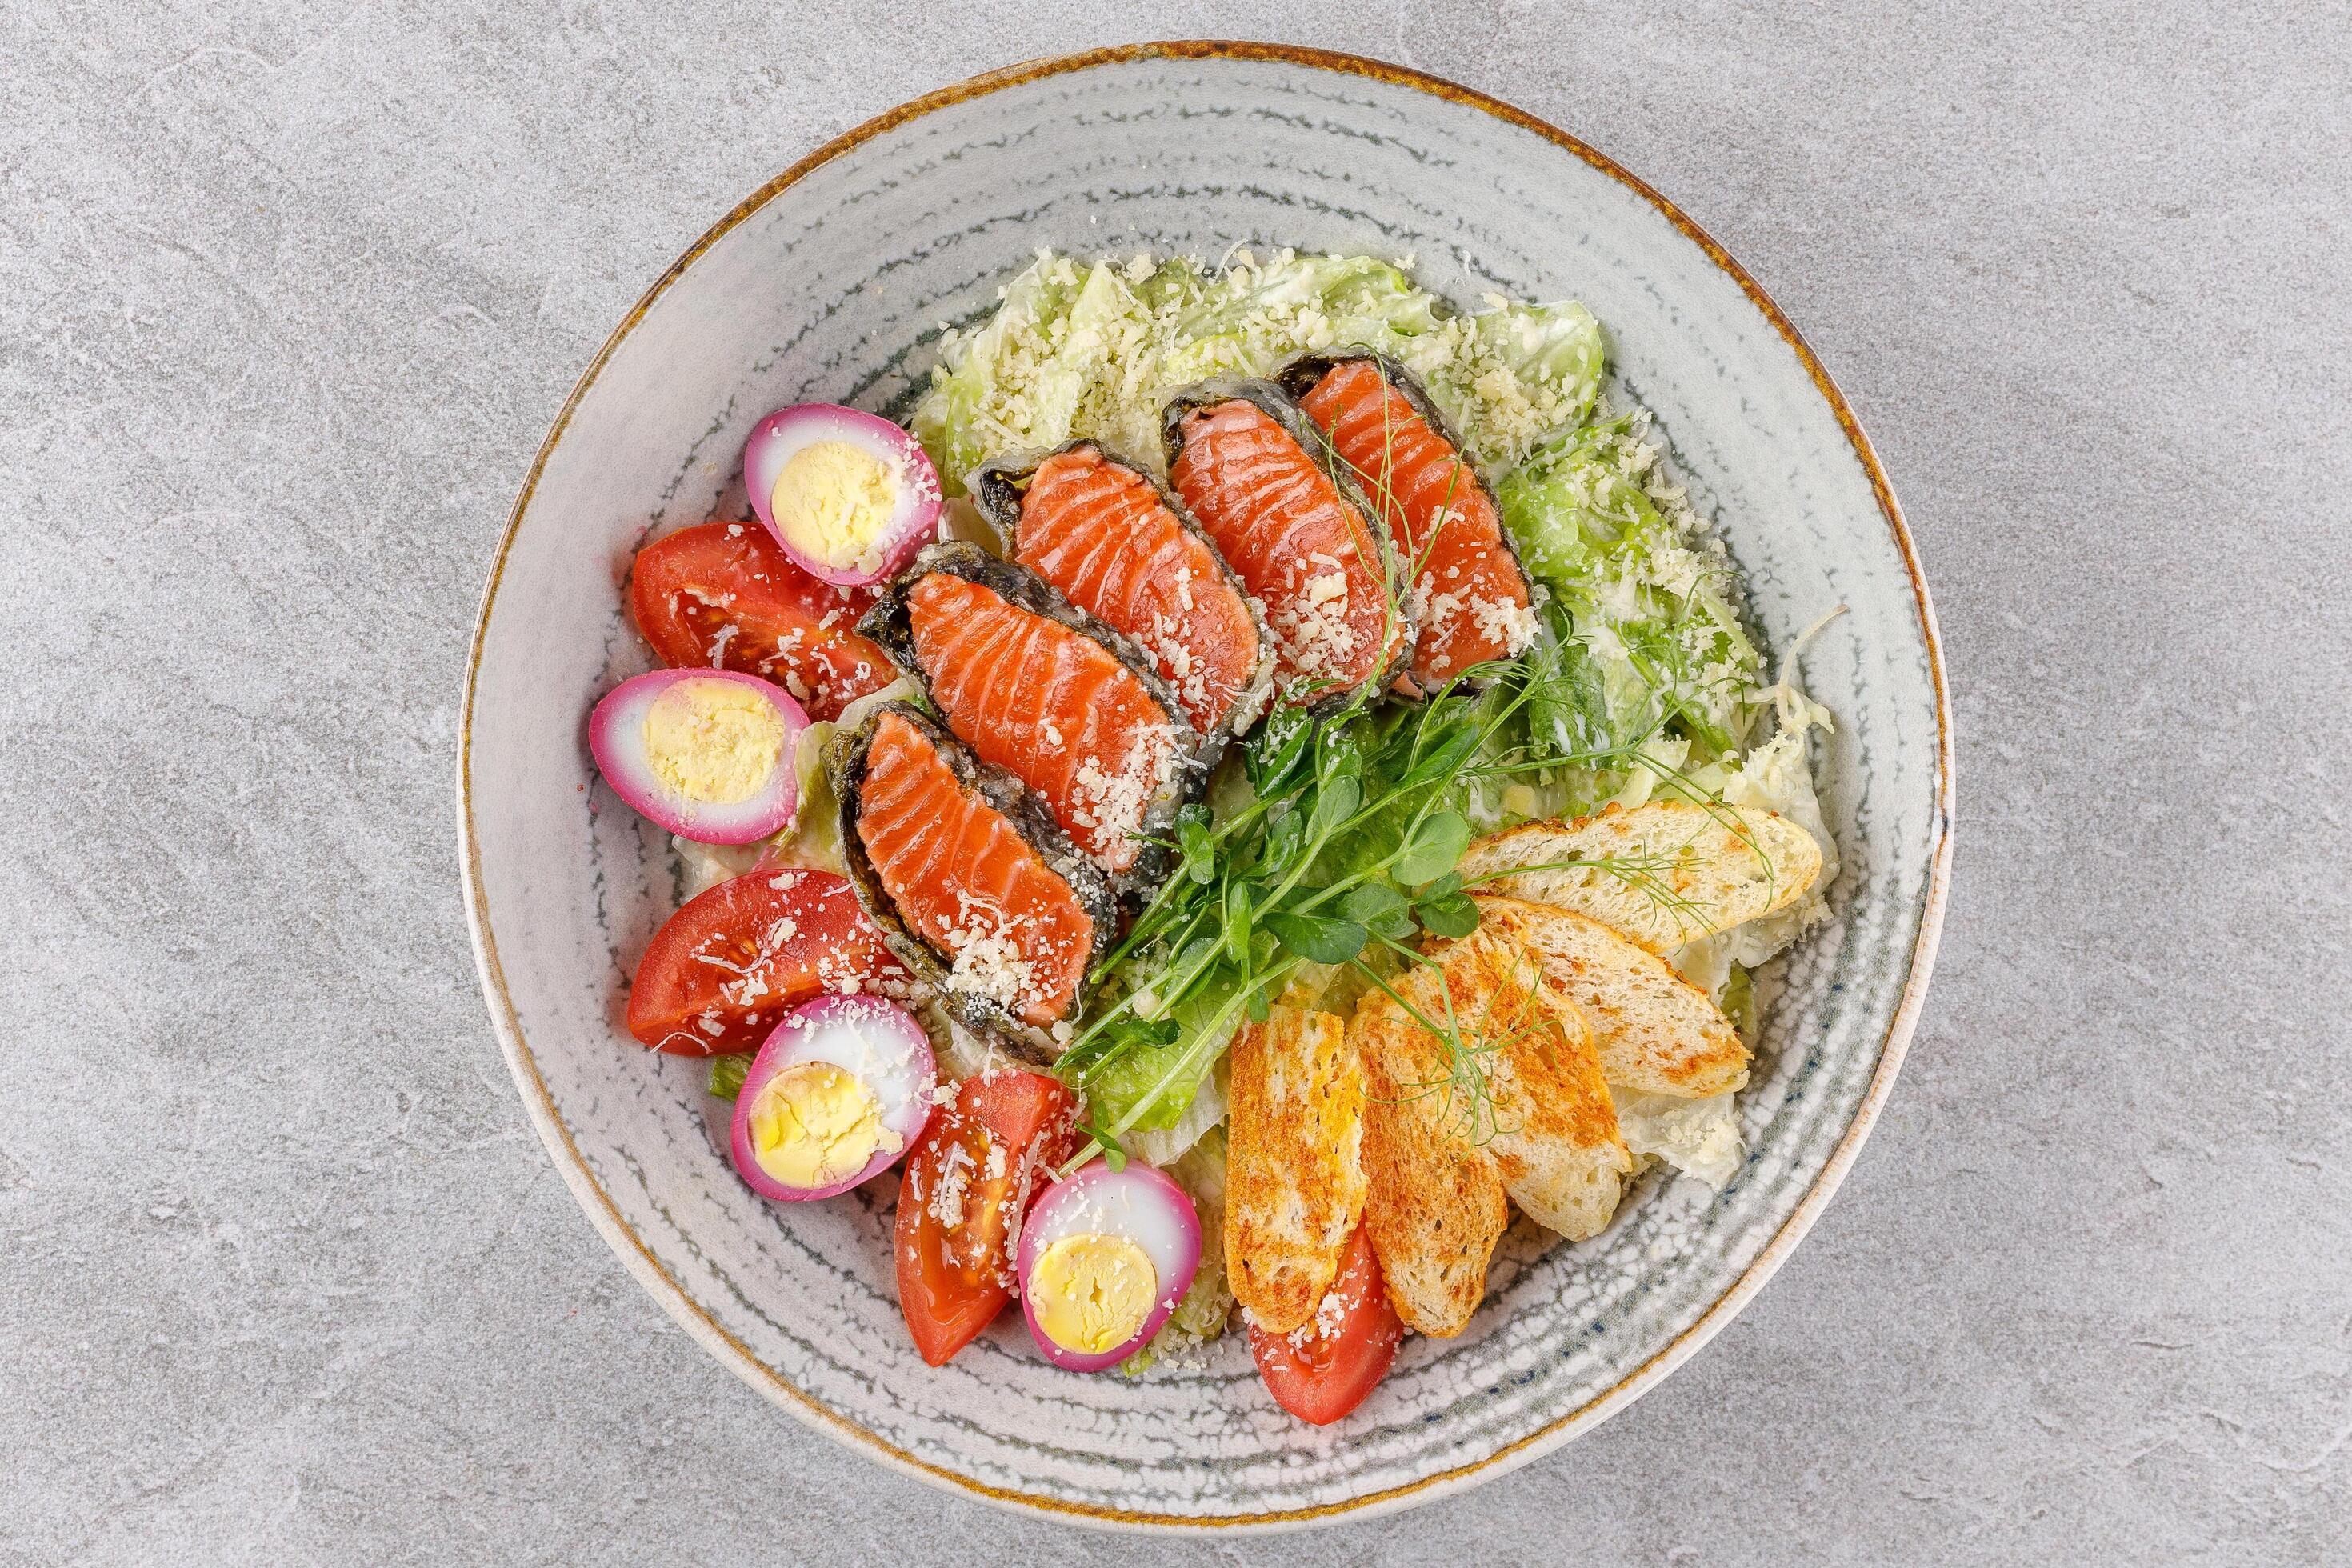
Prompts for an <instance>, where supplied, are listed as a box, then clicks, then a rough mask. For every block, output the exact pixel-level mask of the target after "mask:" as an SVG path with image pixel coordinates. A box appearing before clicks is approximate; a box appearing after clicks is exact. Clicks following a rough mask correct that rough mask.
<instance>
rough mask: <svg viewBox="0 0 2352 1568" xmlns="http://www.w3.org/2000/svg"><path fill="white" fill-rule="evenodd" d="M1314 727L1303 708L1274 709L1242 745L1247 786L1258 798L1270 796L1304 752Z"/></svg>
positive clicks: (1287, 776) (1282, 782) (1312, 735)
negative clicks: (1246, 772)
mask: <svg viewBox="0 0 2352 1568" xmlns="http://www.w3.org/2000/svg"><path fill="white" fill-rule="evenodd" d="M1314 738H1315V726H1314V723H1313V721H1310V720H1309V719H1308V718H1307V710H1305V709H1303V708H1277V709H1276V710H1274V713H1273V716H1272V717H1270V718H1268V719H1267V720H1266V721H1265V724H1264V725H1262V726H1261V727H1260V728H1259V730H1258V732H1257V733H1256V734H1255V735H1253V736H1251V737H1250V739H1249V741H1248V742H1246V743H1245V744H1244V746H1243V748H1242V760H1243V762H1244V765H1245V766H1246V767H1247V768H1248V770H1249V781H1250V787H1251V788H1253V789H1255V790H1256V791H1257V793H1258V796H1259V798H1261V799H1263V798H1265V796H1267V795H1273V794H1274V793H1276V790H1278V789H1279V788H1280V787H1281V786H1282V784H1284V783H1285V782H1286V781H1287V780H1288V779H1289V777H1290V774H1291V773H1292V772H1293V771H1294V770H1295V769H1297V766H1298V763H1299V762H1300V760H1301V759H1302V758H1304V757H1305V756H1306V755H1307V742H1310V741H1312V740H1313V739H1314Z"/></svg>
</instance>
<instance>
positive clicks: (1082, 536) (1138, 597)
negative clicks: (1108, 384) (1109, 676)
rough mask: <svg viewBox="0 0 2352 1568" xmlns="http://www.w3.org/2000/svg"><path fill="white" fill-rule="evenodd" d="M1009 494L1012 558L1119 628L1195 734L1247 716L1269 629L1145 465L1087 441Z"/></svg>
mask: <svg viewBox="0 0 2352 1568" xmlns="http://www.w3.org/2000/svg"><path fill="white" fill-rule="evenodd" d="M985 482H986V481H985V479H982V483H983V484H985ZM1006 489H1008V491H1009V490H1010V489H1011V487H1010V486H1008V487H1006ZM989 493H990V494H991V495H992V496H993V495H994V494H995V493H996V492H995V491H994V490H993V489H991V490H990V492H989ZM1006 499H1007V500H1008V502H1010V503H1011V504H1013V505H1015V506H1017V508H1018V510H1016V511H1014V513H1013V523H1012V527H1011V530H1010V531H1011V533H1012V535H1013V559H1014V560H1016V561H1018V562H1020V563H1021V564H1023V565H1024V566H1026V567H1028V568H1029V569H1030V570H1031V571H1032V572H1034V573H1036V574H1037V575H1039V576H1040V577H1043V578H1045V581H1047V582H1048V583H1051V584H1054V586H1055V587H1056V588H1059V589H1060V590H1061V591H1062V592H1063V593H1064V594H1066V595H1068V596H1069V599H1070V602H1071V603H1072V604H1075V605H1079V606H1080V607H1081V608H1083V609H1085V610H1087V612H1088V613H1090V614H1092V615H1094V616H1097V617H1098V618H1099V619H1101V620H1102V621H1103V622H1104V623H1106V624H1107V625H1108V626H1114V627H1116V628H1118V630H1119V631H1121V632H1123V633H1125V634H1126V635H1127V636H1128V637H1129V639H1131V640H1132V641H1133V642H1134V643H1135V645H1136V646H1137V647H1139V648H1141V649H1142V650H1143V651H1144V653H1145V654H1146V655H1148V656H1149V657H1150V659H1151V663H1152V668H1154V669H1155V670H1157V671H1158V672H1159V674H1160V679H1163V680H1165V681H1167V682H1168V684H1169V686H1170V688H1171V689H1173V690H1174V692H1175V693H1176V697H1177V700H1179V701H1180V702H1181V703H1182V704H1183V706H1184V711H1185V715H1186V717H1188V718H1190V719H1191V720H1192V727H1193V728H1194V729H1195V730H1198V731H1200V732H1201V733H1202V734H1203V735H1214V734H1217V733H1220V732H1221V731H1228V730H1231V731H1239V730H1242V729H1244V728H1246V727H1247V726H1248V723H1249V721H1250V719H1251V718H1253V717H1254V716H1255V713H1256V711H1257V710H1258V709H1259V707H1260V706H1261V705H1262V703H1263V700H1264V695H1265V678H1266V674H1267V660H1268V658H1269V655H1270V651H1271V650H1270V649H1268V648H1267V647H1266V646H1265V634H1264V633H1263V632H1262V631H1261V630H1260V628H1259V626H1258V622H1257V617H1256V616H1255V614H1253V613H1252V612H1251V609H1250V605H1249V600H1248V599H1247V598H1246V597H1245V596H1244V595H1243V593H1242V589H1241V584H1239V583H1238V582H1236V581H1235V580H1234V574H1233V573H1232V572H1231V571H1230V570H1228V569H1227V568H1226V566H1225V563H1224V562H1223V560H1222V559H1221V558H1220V557H1219V556H1218V554H1217V552H1215V551H1214V550H1213V549H1212V548H1211V547H1210V545H1209V542H1208V541H1207V540H1205V539H1203V538H1202V537H1201V535H1200V534H1198V533H1196V532H1195V531H1192V529H1190V528H1188V527H1186V526H1185V525H1184V523H1183V521H1181V519H1180V518H1178V516H1177V515H1176V513H1175V511H1174V510H1171V507H1170V505H1169V503H1168V501H1167V500H1166V498H1165V497H1164V496H1162V494H1161V493H1160V488H1159V487H1158V486H1157V485H1155V484H1153V483H1152V481H1151V479H1150V476H1149V475H1147V474H1144V473H1142V472H1140V471H1139V470H1138V469H1136V468H1132V467H1130V466H1129V465H1128V464H1126V463H1124V462H1120V461H1118V459H1116V458H1111V457H1109V456H1108V455H1107V454H1105V453H1104V451H1103V450H1102V448H1101V447H1097V446H1094V445H1093V444H1091V443H1086V444H1081V445H1077V446H1073V447H1066V448H1065V449H1064V450H1062V451H1059V452H1055V453H1054V454H1053V455H1052V456H1050V457H1048V458H1045V460H1044V461H1043V462H1041V463H1039V464H1038V465H1037V466H1036V468H1034V470H1033V471H1032V472H1031V473H1030V475H1029V482H1028V488H1027V489H1026V490H1025V491H1023V492H1019V493H1018V499H1017V501H1014V500H1013V498H1012V497H1011V496H1010V495H1008V496H1007V498H1006Z"/></svg>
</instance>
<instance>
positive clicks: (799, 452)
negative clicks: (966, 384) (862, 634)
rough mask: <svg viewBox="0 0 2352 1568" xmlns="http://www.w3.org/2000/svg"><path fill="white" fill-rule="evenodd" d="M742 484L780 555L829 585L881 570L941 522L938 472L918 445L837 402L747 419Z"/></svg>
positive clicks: (870, 579) (865, 578) (874, 576)
mask: <svg viewBox="0 0 2352 1568" xmlns="http://www.w3.org/2000/svg"><path fill="white" fill-rule="evenodd" d="M743 485H744V488H745V489H748V490H750V491H751V510H754V511H756V512H758V513H759V514H760V521H761V522H763V523H765V524H767V525H768V531H769V532H770V533H772V534H773V535H775V539H776V542H777V543H778V544H780V545H782V547H783V550H784V553H785V554H787V555H789V556H791V557H792V558H793V560H794V561H796V562H798V563H800V564H801V565H803V566H804V567H806V568H807V569H808V570H809V571H810V572H811V573H812V574H814V575H815V576H817V577H818V578H820V579H822V580H823V581H824V582H827V583H831V584H834V585H835V586H836V587H844V588H848V587H856V585H858V584H862V583H875V582H879V581H880V580H881V579H883V578H885V577H887V576H888V575H889V574H891V573H893V572H895V571H897V570H898V567H899V566H900V565H902V564H903V563H905V562H906V560H907V558H908V556H910V555H912V554H913V553H914V552H916V551H917V550H918V549H919V548H920V547H921V546H922V544H923V542H924V541H926V540H928V539H929V537H930V533H931V527H932V524H934V523H935V522H937V521H939V515H940V475H939V470H938V469H936V468H933V467H932V466H931V459H930V458H929V455H928V454H926V453H925V452H924V450H923V445H922V443H921V442H919V441H918V440H916V439H915V437H913V436H911V435H909V434H908V432H907V431H905V430H903V429H901V428H900V427H899V426H896V425H893V424H892V423H890V421H888V420H887V419H885V418H883V417H882V416H879V415H877V414H867V413H865V412H863V411H862V410H859V409H856V408H844V407H843V406H841V405H839V404H837V403H801V404H795V405H793V406H792V407H790V408H780V409H778V410H777V411H776V412H775V413H773V414H771V415H769V416H767V417H766V418H764V419H762V420H761V421H760V422H759V423H758V424H757V425H754V426H751V437H750V438H749V439H747V440H746V441H745V442H744V443H743Z"/></svg>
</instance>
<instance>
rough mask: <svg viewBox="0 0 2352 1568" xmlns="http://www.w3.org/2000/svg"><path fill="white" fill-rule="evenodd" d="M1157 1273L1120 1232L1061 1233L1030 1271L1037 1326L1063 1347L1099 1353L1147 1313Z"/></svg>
mask: <svg viewBox="0 0 2352 1568" xmlns="http://www.w3.org/2000/svg"><path fill="white" fill-rule="evenodd" d="M1159 1293H1160V1276H1159V1275H1158V1274H1157V1273H1155V1272H1154V1271H1153V1269H1152V1267H1151V1259H1150V1257H1149V1256H1148V1255H1147V1254H1146V1253H1145V1252H1144V1250H1143V1248H1141V1247H1138V1246H1136V1244H1135V1243H1133V1242H1132V1241H1129V1239H1128V1238H1127V1237H1123V1236H1096V1235H1087V1236H1066V1237H1062V1239H1061V1240H1059V1241H1057V1242H1055V1243H1054V1244H1053V1245H1052V1246H1050V1247H1046V1248H1045V1253H1044V1255H1043V1256H1041V1257H1040V1258H1038V1259H1037V1267H1036V1268H1034V1269H1033V1270H1031V1271H1030V1275H1029V1301H1030V1304H1031V1305H1032V1306H1033V1307H1034V1308H1035V1309H1036V1312H1037V1326H1038V1327H1040V1328H1042V1329H1044V1330H1045V1333H1046V1336H1047V1337H1048V1338H1049V1339H1051V1340H1052V1341H1053V1342H1055V1344H1057V1345H1060V1346H1061V1347H1062V1348H1063V1349H1064V1350H1068V1351H1076V1352H1078V1353H1079V1354H1081V1355H1100V1354H1101V1353H1102V1352H1105V1351H1112V1350H1117V1349H1118V1347H1119V1346H1121V1345H1123V1344H1125V1343H1127V1342H1128V1341H1129V1340H1131V1339H1133V1338H1134V1337H1135V1336H1136V1334H1137V1333H1138V1332H1139V1331H1140V1330H1141V1329H1142V1327H1143V1320H1144V1319H1146V1318H1148V1317H1150V1315H1151V1300H1152V1298H1153V1297H1154V1296H1156V1295H1158V1294H1159Z"/></svg>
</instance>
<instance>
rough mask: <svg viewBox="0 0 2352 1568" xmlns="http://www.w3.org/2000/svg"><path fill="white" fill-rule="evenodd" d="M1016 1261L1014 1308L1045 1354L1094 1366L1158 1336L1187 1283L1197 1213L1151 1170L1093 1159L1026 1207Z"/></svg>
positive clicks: (1071, 1365) (1196, 1260)
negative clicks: (1018, 1292)
mask: <svg viewBox="0 0 2352 1568" xmlns="http://www.w3.org/2000/svg"><path fill="white" fill-rule="evenodd" d="M1017 1266H1018V1268H1019V1270H1020V1276H1021V1310H1022V1311H1023V1312H1024V1314H1025V1315H1026V1316H1027V1318H1028V1320H1029V1334H1030V1337H1031V1338H1032V1339H1034V1340H1035V1341H1036V1342H1037V1348H1038V1349H1039V1350H1041V1351H1043V1352H1045V1359H1046V1360H1047V1361H1050V1362H1052V1363H1054V1364H1055V1366H1059V1367H1066V1368H1067V1369H1068V1370H1070V1371H1072V1372H1100V1371H1102V1370H1103V1369H1104V1368H1106V1367H1111V1366H1117V1365H1118V1363H1120V1362H1122V1361H1124V1360H1126V1359H1127V1358H1128V1357H1129V1355H1132V1354H1133V1353H1134V1352H1136V1351H1137V1350H1138V1349H1139V1348H1140V1347H1141V1346H1142V1345H1143V1343H1144V1342H1146V1341H1148V1340H1150V1338H1151V1336H1152V1335H1154V1334H1156V1333H1158V1332H1159V1331H1160V1325H1161V1324H1162V1323H1165V1322H1166V1321H1168V1314H1169V1313H1171V1312H1172V1311H1174V1310H1176V1303H1177V1302H1178V1301H1180V1300H1183V1297H1184V1292H1185V1291H1186V1290H1188V1289H1191V1288H1192V1272H1193V1270H1194V1269H1196V1268H1199V1267H1200V1266H1201V1218H1200V1215H1199V1214H1198V1213H1196V1212H1195V1211H1194V1209H1193V1207H1192V1199H1191V1198H1190V1197H1187V1196H1186V1195H1185V1194H1184V1189H1182V1188H1181V1187H1180V1186H1178V1185H1177V1184H1175V1183H1173V1182H1171V1181H1170V1180H1169V1179H1168V1178H1167V1177H1166V1176H1163V1175H1161V1174H1160V1173H1159V1172H1158V1171H1155V1170H1153V1169H1152V1168H1151V1167H1150V1166H1149V1165H1147V1164H1144V1163H1142V1162H1140V1161H1138V1160H1129V1162H1127V1164H1126V1166H1125V1167H1124V1168H1123V1169H1120V1170H1117V1171H1114V1170H1112V1169H1111V1168H1110V1166H1109V1165H1108V1164H1107V1163H1103V1162H1102V1161H1099V1160H1097V1161H1096V1162H1095V1163H1093V1164H1091V1165H1088V1166H1087V1167H1086V1168H1085V1169H1083V1170H1081V1171H1079V1172H1078V1173H1076V1174H1075V1175H1073V1176H1070V1177H1069V1178H1067V1179H1066V1180H1064V1181H1060V1182H1056V1183H1055V1184H1054V1185H1052V1186H1050V1187H1048V1188H1046V1189H1045V1193H1044V1194H1041V1195H1040V1196H1039V1197H1038V1199H1037V1201H1036V1203H1035V1204H1034V1205H1032V1206H1031V1208H1030V1210H1029V1218H1028V1222H1027V1223H1026V1224H1024V1226H1022V1227H1021V1250H1020V1254H1019V1257H1018V1258H1017Z"/></svg>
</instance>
